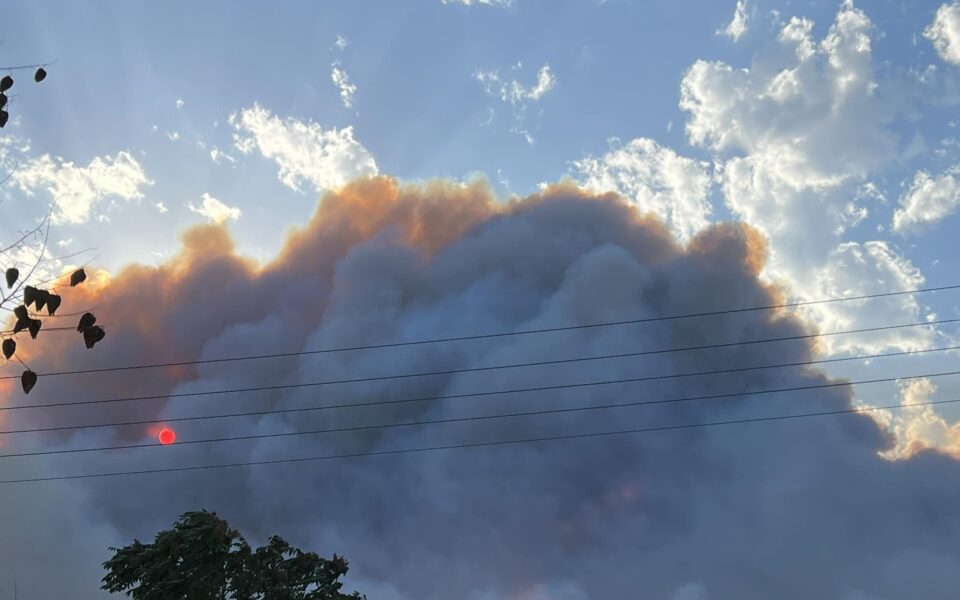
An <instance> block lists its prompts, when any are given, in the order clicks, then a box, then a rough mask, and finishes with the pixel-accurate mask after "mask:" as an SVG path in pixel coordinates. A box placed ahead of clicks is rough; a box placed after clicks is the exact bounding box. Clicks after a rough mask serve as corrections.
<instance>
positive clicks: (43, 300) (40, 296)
mask: <svg viewBox="0 0 960 600" xmlns="http://www.w3.org/2000/svg"><path fill="white" fill-rule="evenodd" d="M49 298H50V292H48V291H47V290H37V295H36V297H35V298H34V300H33V305H34V306H35V307H36V308H37V310H43V307H44V306H46V305H47V300H48V299H49Z"/></svg>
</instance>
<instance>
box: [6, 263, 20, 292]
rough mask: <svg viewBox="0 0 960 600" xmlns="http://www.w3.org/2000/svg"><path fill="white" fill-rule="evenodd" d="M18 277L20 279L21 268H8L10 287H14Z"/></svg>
mask: <svg viewBox="0 0 960 600" xmlns="http://www.w3.org/2000/svg"><path fill="white" fill-rule="evenodd" d="M18 279H20V270H19V269H17V268H15V267H10V268H9V269H7V287H8V288H11V287H13V284H15V283H16V282H17V280H18Z"/></svg>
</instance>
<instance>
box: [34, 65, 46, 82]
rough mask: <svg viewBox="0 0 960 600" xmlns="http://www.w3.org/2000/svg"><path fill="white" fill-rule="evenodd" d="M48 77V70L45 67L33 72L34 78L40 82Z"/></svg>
mask: <svg viewBox="0 0 960 600" xmlns="http://www.w3.org/2000/svg"><path fill="white" fill-rule="evenodd" d="M46 78H47V71H46V69H44V68H43V67H38V68H37V70H36V72H35V73H34V74H33V80H34V81H36V82H37V83H40V82H41V81H43V80H44V79H46Z"/></svg>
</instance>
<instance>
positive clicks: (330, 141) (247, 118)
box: [229, 104, 378, 192]
mask: <svg viewBox="0 0 960 600" xmlns="http://www.w3.org/2000/svg"><path fill="white" fill-rule="evenodd" d="M229 122H230V125H231V126H232V127H233V128H234V134H233V139H234V145H235V147H236V148H237V150H239V151H240V152H241V153H243V154H250V153H252V152H253V151H254V150H257V151H259V152H260V154H261V155H263V156H264V157H265V158H268V159H270V160H272V161H274V162H275V163H276V164H277V166H278V167H279V172H278V177H279V179H280V181H281V182H282V183H283V184H284V185H286V186H287V187H289V188H291V189H293V190H295V191H297V192H303V191H304V190H303V186H304V185H306V184H309V185H310V186H311V187H312V188H313V189H314V190H315V191H323V190H329V189H333V188H337V187H340V186H342V185H343V184H344V183H346V182H348V181H350V180H351V179H355V178H357V177H361V176H365V175H376V174H377V172H378V171H377V164H376V162H375V161H374V159H373V156H371V155H370V153H369V152H368V151H367V149H366V148H364V147H363V146H362V145H361V144H360V142H358V141H357V140H356V139H354V137H353V128H352V127H344V128H342V129H336V128H330V129H325V128H323V127H321V126H320V125H319V124H318V123H315V122H313V121H299V120H297V119H293V118H286V119H282V118H280V117H278V116H276V115H274V114H272V113H271V112H270V111H269V110H267V109H266V108H264V107H262V106H260V105H259V104H254V105H253V106H252V107H250V108H246V109H243V110H241V111H239V112H237V113H234V114H232V115H230V119H229Z"/></svg>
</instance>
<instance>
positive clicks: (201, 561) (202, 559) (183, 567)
mask: <svg viewBox="0 0 960 600" xmlns="http://www.w3.org/2000/svg"><path fill="white" fill-rule="evenodd" d="M110 550H111V551H113V552H114V556H113V558H111V559H110V560H108V561H106V562H105V563H103V567H104V568H105V569H106V570H107V574H106V575H105V576H104V578H103V586H102V589H104V590H107V591H108V592H112V593H120V592H122V593H124V594H126V595H127V596H129V597H131V598H133V600H181V599H183V600H187V599H189V600H227V599H232V600H363V599H364V598H365V596H362V595H360V594H359V593H356V592H354V593H353V594H344V593H342V592H341V591H340V589H341V587H342V586H343V584H342V583H341V582H340V581H339V579H340V577H342V576H344V575H345V574H346V573H347V561H346V560H344V559H343V558H342V557H339V556H337V555H336V554H334V555H333V558H332V559H329V560H328V559H325V558H322V557H320V556H319V555H317V554H316V553H314V552H304V551H302V550H300V549H299V548H294V547H292V546H291V545H290V544H288V543H287V542H286V541H284V540H283V539H282V538H280V537H278V536H273V537H271V538H270V539H269V540H268V541H267V544H266V545H265V546H262V547H259V548H257V549H256V550H254V549H252V548H251V547H250V545H249V544H248V543H247V542H246V540H244V539H243V537H242V536H241V535H240V533H239V532H238V531H236V530H234V529H231V528H230V526H229V525H228V524H227V522H226V521H225V520H224V519H222V518H220V517H218V516H217V514H216V513H213V512H207V511H205V510H202V511H195V512H188V513H184V514H183V515H182V516H181V517H180V520H179V521H177V522H176V523H174V525H173V528H172V529H168V530H165V531H161V532H160V533H158V534H157V536H156V538H155V540H154V542H153V543H152V544H143V543H141V542H140V541H138V540H134V541H133V543H132V544H130V545H129V546H125V547H123V548H110Z"/></svg>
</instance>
